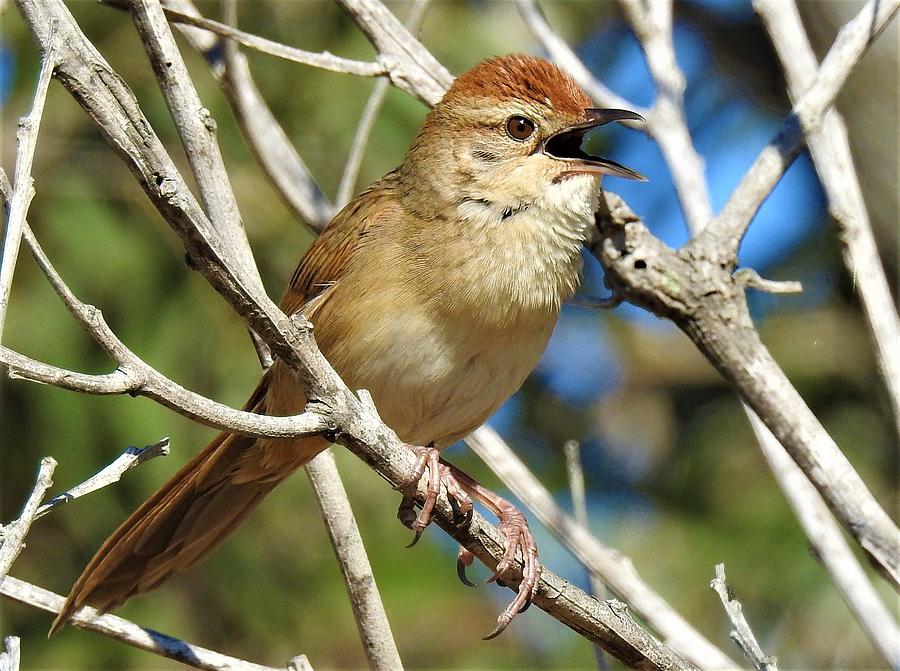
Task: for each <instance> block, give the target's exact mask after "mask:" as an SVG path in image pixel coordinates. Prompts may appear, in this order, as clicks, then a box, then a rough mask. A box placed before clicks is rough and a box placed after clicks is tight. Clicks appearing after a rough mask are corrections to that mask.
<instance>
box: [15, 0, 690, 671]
mask: <svg viewBox="0 0 900 671" xmlns="http://www.w3.org/2000/svg"><path fill="white" fill-rule="evenodd" d="M353 4H354V5H356V6H357V8H360V9H361V10H362V11H363V12H364V13H366V20H372V21H376V22H377V21H388V22H389V19H387V18H386V17H385V16H383V15H381V14H379V13H378V11H377V7H374V5H373V3H370V2H363V3H353ZM19 6H20V8H21V10H22V13H23V15H24V17H25V19H26V22H27V24H28V25H29V28H30V29H31V31H32V33H33V35H34V37H35V39H36V40H37V41H38V43H39V44H43V43H44V41H45V40H46V39H47V34H46V30H45V26H46V25H47V23H48V21H49V20H50V19H56V20H57V21H58V22H59V24H60V31H61V34H62V33H64V34H65V39H64V40H62V41H63V43H64V45H65V51H64V53H62V54H61V57H60V61H59V68H58V73H59V78H60V80H61V81H62V82H63V83H64V85H66V87H67V88H68V89H69V90H70V91H71V92H72V93H73V95H74V96H75V97H76V100H78V102H79V103H80V104H82V106H83V107H85V109H86V110H87V111H88V113H89V114H90V115H91V116H92V118H94V119H95V121H97V122H98V124H99V125H100V126H101V128H102V129H103V132H104V133H105V134H106V135H107V136H108V137H109V138H110V139H111V140H112V141H113V142H112V144H113V146H114V147H115V148H116V150H117V151H118V152H119V154H120V155H121V156H122V157H123V159H124V160H125V161H126V163H127V164H128V165H129V167H130V168H131V169H132V172H133V173H134V174H135V176H136V177H137V179H138V180H139V182H140V183H141V185H142V187H143V188H144V189H145V191H146V192H147V193H148V195H149V196H150V198H151V201H152V202H153V203H154V204H155V205H156V206H157V208H158V209H159V210H160V213H161V214H163V216H164V217H165V219H166V221H167V222H169V223H170V225H172V226H173V227H174V228H175V229H176V231H177V232H178V233H179V235H180V236H181V237H182V239H183V240H184V242H185V246H186V248H187V250H188V253H189V255H190V258H191V260H192V262H193V264H194V267H195V268H197V269H198V270H199V271H200V272H202V273H203V274H204V276H205V277H206V278H207V279H208V280H209V281H210V282H211V283H212V284H213V285H214V286H215V288H216V289H217V290H219V291H220V292H221V293H222V294H223V295H224V296H225V297H226V298H227V299H229V301H230V302H231V303H232V305H233V306H234V307H235V309H236V310H237V311H238V312H239V314H241V315H242V316H244V317H245V319H247V321H248V322H249V323H250V324H251V326H252V327H253V328H255V329H256V330H257V332H258V333H259V334H260V335H261V336H262V337H263V339H264V340H265V341H266V342H267V343H268V344H269V345H270V346H271V347H272V350H273V352H274V353H275V354H276V355H277V356H279V357H281V358H282V359H283V360H284V361H285V363H286V364H287V365H288V366H289V367H291V368H292V369H293V370H294V371H295V372H296V373H298V380H299V381H300V383H301V385H302V386H303V388H304V391H305V392H306V393H307V397H308V398H310V399H311V405H312V406H314V407H315V408H316V412H318V413H321V414H323V415H326V416H328V417H330V418H331V419H332V420H334V426H335V427H336V429H335V431H334V434H335V435H334V437H335V438H336V439H337V440H338V442H341V443H342V444H344V445H346V446H348V447H349V448H350V449H351V450H352V451H353V452H354V453H355V454H357V456H359V457H360V458H362V459H363V460H364V461H366V462H367V463H368V464H369V465H370V466H372V467H373V468H375V470H377V471H378V472H379V473H380V474H381V475H382V476H383V477H384V478H385V479H387V480H388V481H389V482H391V483H392V484H394V485H396V484H399V483H400V482H401V481H403V479H404V478H405V477H406V474H407V473H409V471H410V469H411V467H412V463H413V460H414V459H413V456H412V454H411V452H410V450H409V449H408V448H407V446H405V445H404V444H402V443H401V442H400V441H399V440H398V439H397V437H396V435H395V434H394V433H393V432H392V431H391V430H390V429H388V428H387V427H386V426H385V425H384V424H383V423H382V422H381V420H380V418H378V416H377V413H375V411H374V408H372V407H371V406H370V405H368V404H366V403H364V402H363V401H362V400H361V399H359V398H357V397H356V396H355V395H353V394H352V393H351V392H350V391H349V390H347V388H346V386H345V385H343V383H342V382H341V380H340V378H339V377H338V376H337V374H336V373H335V372H334V370H333V369H332V368H331V367H330V365H329V364H328V362H327V361H326V360H325V359H324V357H322V355H321V353H320V352H319V351H318V349H317V348H316V347H315V342H314V340H313V339H312V333H311V328H310V326H309V325H308V324H305V323H303V322H302V320H296V321H295V320H292V319H290V318H288V317H287V316H286V315H284V314H283V313H281V312H280V311H279V310H278V308H277V307H276V306H275V305H274V304H273V303H272V302H271V300H270V299H269V298H268V297H267V296H265V295H264V294H262V295H259V294H258V293H256V292H255V291H254V289H255V287H254V284H253V282H252V281H247V278H246V277H245V276H244V275H243V273H242V269H241V268H240V267H231V266H230V264H228V262H227V259H228V255H227V252H226V250H224V249H223V243H222V242H221V241H220V240H219V237H218V232H217V231H216V230H215V229H214V228H213V227H212V226H211V225H210V223H209V221H208V219H207V218H206V217H205V215H204V214H203V212H202V211H200V209H199V207H198V206H197V204H196V201H195V200H194V199H193V198H192V197H191V196H190V194H189V192H187V189H186V187H185V185H184V181H183V179H182V178H181V176H180V175H179V174H178V173H177V171H176V170H175V169H174V166H173V165H172V164H171V159H170V158H169V157H168V155H167V154H166V153H165V150H164V149H163V148H162V146H161V144H160V143H159V140H158V138H157V137H156V136H155V134H154V133H153V132H152V129H151V128H150V125H149V124H148V123H147V122H146V119H144V117H143V115H142V114H141V112H140V110H139V108H138V107H137V105H136V104H135V101H134V97H133V95H131V93H130V91H128V89H127V87H125V86H124V84H123V83H122V82H121V80H120V79H119V78H118V77H116V76H115V74H114V73H113V72H112V71H111V70H110V69H109V66H108V64H106V63H105V61H104V60H103V59H102V57H101V56H100V55H99V54H98V53H97V52H96V50H95V49H94V48H93V47H92V46H91V45H90V43H89V42H88V41H87V40H86V38H84V36H83V34H82V33H81V31H80V30H79V29H78V27H77V25H76V24H75V23H74V21H73V20H72V17H71V15H70V14H69V13H68V11H67V10H66V9H65V7H64V6H63V5H62V4H61V3H59V2H58V1H57V0H46V1H45V2H42V3H38V2H36V0H19ZM373 8H374V10H376V11H375V12H374V13H372V11H369V10H373ZM384 11H385V12H386V10H384ZM390 19H392V20H394V21H396V19H393V17H392V16H390ZM426 53H427V52H426ZM420 56H421V55H420ZM429 57H430V55H429ZM298 322H299V323H298ZM422 494H423V493H422V492H420V493H419V497H420V501H421V500H422V498H421V497H422ZM453 517H454V516H453V511H452V509H451V508H450V506H449V504H448V503H447V502H446V500H445V499H442V500H441V501H440V502H439V505H438V506H437V522H438V524H439V525H440V526H442V527H443V528H444V529H445V530H447V531H448V532H450V533H451V535H453V536H454V537H455V538H456V539H457V540H459V541H460V542H461V543H462V544H464V545H465V546H466V547H467V548H468V549H470V550H471V551H472V552H473V553H474V554H475V556H477V557H478V558H479V559H480V560H481V561H483V562H484V563H486V564H487V565H488V566H489V567H491V568H494V567H496V564H497V562H498V561H499V559H500V558H501V557H502V549H503V545H502V543H501V541H500V536H499V532H498V531H497V530H496V528H494V527H493V526H491V525H489V524H487V523H485V521H484V520H483V519H482V518H481V516H480V515H476V516H475V518H474V520H473V523H472V525H471V527H470V528H468V529H467V530H464V531H461V530H459V529H457V528H456V527H455V524H454V520H453ZM511 587H513V588H515V587H516V585H511ZM534 603H535V604H536V605H537V606H539V607H541V608H543V609H545V610H548V612H551V613H552V614H553V615H554V616H555V617H557V618H558V619H559V620H560V621H562V622H564V623H565V624H567V625H568V626H570V627H571V628H573V629H575V630H576V631H578V632H580V633H583V634H584V635H586V636H587V637H588V638H590V639H591V640H594V641H595V642H597V643H599V644H600V645H602V646H603V647H604V648H605V649H607V650H609V651H610V652H611V653H613V654H614V655H616V656H617V657H619V658H620V659H622V660H623V661H625V662H626V663H628V664H630V665H632V666H637V667H641V668H690V667H689V665H688V664H686V663H685V662H683V660H680V659H679V658H678V657H677V656H676V655H675V654H674V653H672V652H671V651H669V650H667V649H666V648H665V647H664V646H661V645H660V644H659V643H658V642H656V641H655V640H654V639H653V638H652V637H651V636H650V635H649V634H647V633H646V632H644V631H643V630H641V629H640V628H639V627H637V626H636V625H635V624H634V623H633V622H632V621H631V620H630V619H629V618H627V617H626V616H624V613H623V612H622V611H621V609H614V608H611V607H610V606H609V605H607V604H599V603H596V602H595V601H594V600H592V599H591V598H590V597H589V596H588V595H586V594H584V592H582V591H581V590H579V589H577V588H574V587H573V586H571V585H569V584H567V583H566V582H565V581H563V580H562V579H560V578H559V577H558V576H556V575H554V574H553V573H552V572H550V571H545V572H544V578H543V579H542V581H541V584H540V587H539V590H538V593H537V595H536V597H535V599H534Z"/></svg>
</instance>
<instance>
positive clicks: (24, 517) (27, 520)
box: [0, 457, 56, 583]
mask: <svg viewBox="0 0 900 671" xmlns="http://www.w3.org/2000/svg"><path fill="white" fill-rule="evenodd" d="M55 469H56V461H55V460H54V459H53V458H52V457H44V458H43V459H41V465H40V468H39V469H38V475H37V480H36V481H35V483H34V488H33V489H32V490H31V494H30V495H29V496H28V500H27V501H25V506H24V507H23V508H22V513H21V514H20V515H19V518H18V519H16V520H15V521H13V522H10V523H9V524H7V525H6V526H5V527H4V526H0V583H2V582H3V580H4V578H5V577H6V574H7V573H9V567H10V566H12V564H13V562H14V561H15V560H16V557H18V556H19V553H20V552H22V549H23V548H24V547H25V536H27V535H28V531H29V529H31V523H32V522H33V521H34V519H35V516H36V515H37V511H38V507H39V506H40V505H41V501H43V500H44V494H46V493H47V490H48V489H50V487H51V485H53V471H54V470H55Z"/></svg>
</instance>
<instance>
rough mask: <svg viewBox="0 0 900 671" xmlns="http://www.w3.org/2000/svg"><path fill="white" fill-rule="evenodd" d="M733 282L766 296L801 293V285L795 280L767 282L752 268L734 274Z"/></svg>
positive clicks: (742, 269)
mask: <svg viewBox="0 0 900 671" xmlns="http://www.w3.org/2000/svg"><path fill="white" fill-rule="evenodd" d="M734 281H735V282H737V283H738V284H740V285H741V286H743V287H747V288H749V289H756V290H757V291H764V292H766V293H767V294H799V293H801V292H802V291H803V284H802V283H800V282H798V281H796V280H784V281H782V280H767V279H766V278H764V277H762V276H761V275H760V274H759V273H758V272H756V271H755V270H753V268H741V269H740V270H738V271H737V272H736V273H735V274H734Z"/></svg>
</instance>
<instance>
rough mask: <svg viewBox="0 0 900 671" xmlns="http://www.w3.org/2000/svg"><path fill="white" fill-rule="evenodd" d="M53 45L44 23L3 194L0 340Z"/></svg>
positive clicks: (53, 55)
mask: <svg viewBox="0 0 900 671" xmlns="http://www.w3.org/2000/svg"><path fill="white" fill-rule="evenodd" d="M56 46H57V37H56V26H55V25H52V24H51V25H49V26H47V41H46V43H45V45H44V55H43V58H42V59H41V72H40V74H39V75H38V82H37V86H36V87H35V92H34V102H33V103H32V105H31V111H30V112H29V113H28V114H27V115H26V116H24V117H22V119H20V120H19V130H18V132H17V133H16V144H17V145H18V148H17V150H16V168H15V173H14V174H13V179H14V180H15V183H14V189H13V193H12V196H11V197H10V196H9V195H7V196H6V198H7V199H9V212H8V214H7V217H6V225H5V226H4V227H3V228H4V233H5V235H4V237H3V252H2V256H0V342H2V339H3V327H4V325H5V324H6V311H7V308H8V307H9V294H10V291H11V290H12V281H13V275H14V274H15V270H16V259H17V257H18V255H19V245H20V243H21V240H22V231H23V230H24V229H25V219H26V218H27V216H28V206H29V205H30V204H31V199H32V198H33V197H34V180H33V179H32V177H31V166H32V163H33V162H34V150H35V148H36V147H37V137H38V130H39V129H40V126H41V118H42V117H43V114H44V103H45V102H46V100H47V90H48V89H49V88H50V76H51V75H52V74H53V68H55V67H56V56H57V51H56Z"/></svg>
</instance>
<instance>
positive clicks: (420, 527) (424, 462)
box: [396, 446, 474, 547]
mask: <svg viewBox="0 0 900 671" xmlns="http://www.w3.org/2000/svg"><path fill="white" fill-rule="evenodd" d="M410 449H412V450H413V452H414V453H415V454H416V463H415V465H414V466H413V468H412V471H411V472H410V474H409V477H407V478H406V480H404V481H403V482H401V483H400V484H399V485H398V486H397V487H396V489H398V490H400V491H401V492H403V493H404V496H403V500H402V501H401V502H400V507H399V508H398V509H397V518H398V519H399V520H400V521H401V522H402V523H403V524H404V525H405V526H407V527H408V528H410V529H412V530H413V531H414V532H415V534H416V535H415V537H414V538H413V541H412V543H410V544H409V545H408V546H407V547H412V546H413V545H415V544H416V543H417V542H418V541H419V538H420V536H421V535H422V532H423V531H425V527H427V526H428V525H429V523H430V522H431V518H432V515H433V513H434V505H435V503H436V502H437V498H438V496H440V494H441V484H442V483H443V485H444V487H446V488H447V498H448V499H449V501H450V506H451V507H452V508H453V511H454V513H455V517H457V518H459V520H460V521H459V522H458V523H457V526H459V527H460V528H465V527H466V526H468V524H469V523H470V522H471V521H472V515H473V513H474V507H473V506H472V499H470V498H469V495H468V494H466V492H464V491H463V489H462V487H460V485H459V483H458V482H457V481H456V478H455V477H454V475H453V473H452V471H451V470H450V467H449V466H448V465H447V464H442V463H441V457H440V452H439V451H438V450H437V448H435V447H417V446H410ZM426 469H427V470H428V478H427V479H426V480H425V501H424V503H423V504H422V511H421V512H420V513H419V515H418V516H416V515H415V509H414V507H413V505H414V499H413V496H412V494H413V493H414V492H415V491H416V489H417V488H418V485H419V481H420V480H421V479H422V478H423V476H424V475H425V470H426Z"/></svg>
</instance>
